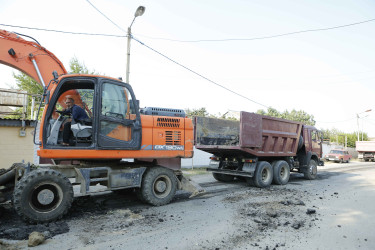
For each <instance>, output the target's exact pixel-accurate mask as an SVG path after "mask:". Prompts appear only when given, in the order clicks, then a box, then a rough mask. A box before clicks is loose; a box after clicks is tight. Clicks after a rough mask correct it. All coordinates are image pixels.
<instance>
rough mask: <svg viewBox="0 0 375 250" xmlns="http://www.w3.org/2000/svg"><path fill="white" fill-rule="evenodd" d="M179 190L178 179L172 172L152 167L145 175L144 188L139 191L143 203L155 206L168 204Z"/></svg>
mask: <svg viewBox="0 0 375 250" xmlns="http://www.w3.org/2000/svg"><path fill="white" fill-rule="evenodd" d="M176 190H177V177H176V176H175V174H174V173H173V171H172V170H170V169H167V168H163V167H156V166H155V167H150V168H149V169H148V170H146V172H145V173H144V175H143V179H142V186H141V188H140V189H139V190H138V194H137V195H138V197H139V198H140V200H141V201H143V202H146V203H148V204H151V205H154V206H161V205H165V204H168V203H169V202H170V201H171V200H172V199H173V197H174V195H175V193H176Z"/></svg>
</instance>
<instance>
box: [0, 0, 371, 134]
mask: <svg viewBox="0 0 375 250" xmlns="http://www.w3.org/2000/svg"><path fill="white" fill-rule="evenodd" d="M90 3H91V4H92V5H94V6H95V7H96V8H97V9H98V10H100V12H102V13H103V14H104V15H105V16H106V17H107V18H106V17H104V16H103V15H102V14H101V13H99V12H98V11H97V10H96V9H95V8H94V7H93V6H92V5H91V4H90ZM0 4H1V8H0V29H4V30H7V31H14V32H18V33H22V34H25V35H28V36H31V37H33V38H35V39H36V40H38V42H39V43H40V44H41V45H42V46H44V47H45V48H47V49H48V50H49V51H51V52H52V53H54V54H55V55H56V56H57V57H58V58H59V59H60V60H61V61H62V62H63V64H64V65H65V67H66V68H69V62H70V60H71V59H72V58H73V57H76V58H77V59H78V60H79V61H81V62H82V63H84V64H85V65H86V66H87V67H88V68H89V69H90V70H95V71H96V72H100V73H101V74H104V75H107V76H112V77H122V78H123V79H125V72H126V51H127V39H126V38H125V37H106V36H86V35H72V34H63V33H56V32H46V31H38V30H34V29H24V28H16V27H9V26H4V24H5V25H13V26H22V27H30V28H42V29H50V30H59V31H68V32H79V33H95V34H113V35H119V36H123V35H126V31H127V28H128V26H129V25H130V23H131V22H132V20H133V17H134V12H135V10H136V9H137V7H138V6H140V5H142V6H145V7H146V11H145V13H144V15H143V16H140V17H137V18H136V20H135V22H134V23H133V26H132V33H133V36H134V37H135V38H136V39H137V40H138V41H140V42H142V43H143V44H144V45H143V44H142V43H140V42H137V41H136V40H132V41H131V59H130V79H129V83H130V84H131V85H132V87H133V90H134V92H135V95H136V97H137V99H139V100H140V105H141V107H165V108H179V109H186V108H189V109H198V108H201V107H205V108H206V109H207V110H208V112H209V113H212V114H219V113H221V114H223V113H226V112H228V111H248V112H256V111H257V110H259V109H266V107H273V108H275V109H277V110H278V111H280V112H283V111H284V110H288V111H291V110H293V109H295V110H303V111H305V112H307V113H309V114H311V115H313V116H314V118H315V120H316V127H317V128H318V129H332V128H336V129H338V130H340V131H342V132H347V133H350V132H354V131H358V127H359V130H360V131H365V132H367V133H368V134H369V135H370V136H371V137H375V105H374V96H375V85H374V84H373V82H374V80H375V32H373V31H374V28H375V21H370V22H365V23H362V24H358V25H351V26H346V27H342V28H337V29H328V30H319V29H325V28H331V27H337V26H343V25H347V24H353V23H358V22H362V21H366V20H371V19H375V14H374V13H375V2H374V1H372V0H361V1H358V0H331V1H326V0H315V1H311V0H310V1H307V0H299V1H295V0H284V1H280V0H251V1H249V0H247V1H246V0H232V1H224V0H201V1H191V0H190V1H187V0H180V1H173V0H159V1H152V0H144V1H138V0H131V1H130V0H105V1H104V0H90V2H88V1H87V0H65V1H53V0H49V1H47V0H33V1H28V0H0ZM108 19H110V20H108ZM114 23H115V24H116V25H115V24H114ZM119 27H120V28H119ZM308 30H318V31H314V32H300V33H295V34H291V35H285V36H277V35H281V34H286V33H294V32H299V31H308ZM270 36H276V37H273V38H267V39H253V38H264V37H270ZM241 39H242V40H241ZM207 40H210V41H207ZM212 40H216V41H212ZM150 48H152V49H153V50H156V51H158V52H159V53H160V54H162V55H164V56H166V57H168V58H170V59H172V60H174V62H172V61H170V60H168V59H167V58H166V57H164V56H162V55H160V54H158V53H156V52H155V51H153V50H151V49H150ZM175 62H177V63H179V64H176V63H175ZM181 65H183V66H184V67H181ZM13 72H15V73H18V72H17V71H16V70H14V69H12V68H9V67H7V66H4V65H0V88H10V87H14V86H15V81H14V78H13V76H12V74H13ZM193 72H195V73H198V74H195V73H193ZM219 85H221V86H223V87H225V88H227V89H229V90H231V91H233V92H236V93H238V94H240V95H242V96H244V97H246V98H243V97H242V96H240V95H236V94H234V93H232V92H230V91H228V90H226V89H223V88H221V87H220V86H219ZM249 99H250V100H249ZM251 100H252V101H251ZM253 101H254V102H253ZM369 109H371V110H373V111H371V112H364V111H366V110H369ZM357 115H358V116H359V117H360V119H358V120H357ZM358 124H359V126H358Z"/></svg>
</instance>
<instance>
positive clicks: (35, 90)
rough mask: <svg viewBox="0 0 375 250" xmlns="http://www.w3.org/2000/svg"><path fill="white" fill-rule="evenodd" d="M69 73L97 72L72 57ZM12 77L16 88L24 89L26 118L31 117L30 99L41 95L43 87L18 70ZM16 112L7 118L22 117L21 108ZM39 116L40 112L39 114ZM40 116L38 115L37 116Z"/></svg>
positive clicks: (37, 99)
mask: <svg viewBox="0 0 375 250" xmlns="http://www.w3.org/2000/svg"><path fill="white" fill-rule="evenodd" d="M69 69H70V70H69V73H70V74H98V73H97V72H95V70H89V69H88V68H87V67H86V66H85V64H84V63H83V62H80V61H79V60H78V59H77V58H76V57H73V58H72V59H71V60H70V62H69ZM13 77H14V78H15V80H16V86H17V89H19V90H22V91H26V92H27V93H28V94H29V96H28V102H27V113H26V114H27V115H26V119H31V100H32V96H31V95H34V96H37V95H38V96H40V97H41V96H42V95H43V87H42V86H41V85H40V84H39V83H37V82H36V81H35V80H34V79H32V78H31V77H30V76H28V75H26V74H24V73H22V72H20V73H17V74H16V73H13ZM40 97H39V98H36V103H38V102H40ZM16 112H17V113H19V114H17V115H10V116H7V117H8V118H13V119H19V118H21V117H22V108H17V109H16ZM39 115H40V116H41V113H40V114H39ZM39 118H40V117H39Z"/></svg>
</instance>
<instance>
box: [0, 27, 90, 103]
mask: <svg viewBox="0 0 375 250" xmlns="http://www.w3.org/2000/svg"><path fill="white" fill-rule="evenodd" d="M0 64H4V65H7V66H10V67H12V68H14V69H17V70H20V71H21V72H23V73H25V74H26V75H28V76H30V77H31V78H33V79H34V80H35V81H36V82H38V83H39V84H40V85H42V86H43V87H45V88H46V90H50V88H52V86H51V85H49V82H50V80H52V79H53V78H54V76H53V72H54V71H55V72H56V73H57V75H58V76H60V75H63V74H67V73H68V72H67V71H66V69H65V67H64V65H63V64H62V62H61V61H60V60H59V59H58V58H57V57H56V56H55V55H54V54H53V53H52V52H50V51H48V50H47V49H45V48H44V47H43V46H41V45H40V44H39V43H38V42H33V41H27V40H25V39H23V38H21V37H20V36H19V35H17V34H15V33H11V32H8V31H6V30H0ZM47 88H48V89H47ZM68 95H69V96H71V97H72V98H73V99H74V100H75V103H76V104H77V105H80V106H81V107H84V108H86V107H85V105H84V104H83V101H82V99H81V97H80V95H79V93H78V92H77V91H76V90H70V91H67V92H66V93H64V94H63V95H61V96H60V98H59V100H58V102H59V103H60V104H61V106H62V107H63V108H66V105H65V103H64V100H65V98H66V96H68Z"/></svg>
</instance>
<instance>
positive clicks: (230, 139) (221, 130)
mask: <svg viewBox="0 0 375 250" xmlns="http://www.w3.org/2000/svg"><path fill="white" fill-rule="evenodd" d="M239 131H240V122H239V121H232V120H224V119H217V118H208V117H195V144H196V146H197V147H199V146H200V145H202V146H206V145H212V146H213V147H215V146H239V144H240V140H239V134H240V132H239Z"/></svg>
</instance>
